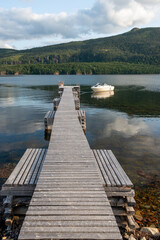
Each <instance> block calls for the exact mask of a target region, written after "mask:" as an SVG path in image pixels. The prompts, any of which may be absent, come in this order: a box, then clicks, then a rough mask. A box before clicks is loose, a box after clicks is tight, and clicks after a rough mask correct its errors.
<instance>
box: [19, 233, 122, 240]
mask: <svg viewBox="0 0 160 240" xmlns="http://www.w3.org/2000/svg"><path fill="white" fill-rule="evenodd" d="M18 239H19V240H24V239H25V240H33V239H39V240H43V239H46V240H48V239H54V240H59V239H65V240H67V239H74V240H75V239H82V240H84V239H85V240H87V239H88V240H97V239H103V240H104V239H105V240H111V239H113V240H119V239H122V237H121V235H120V233H103V232H98V233H83V232H82V233H31V232H29V233H28V232H23V233H21V232H20V236H19V238H18Z"/></svg>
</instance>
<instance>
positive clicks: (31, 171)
mask: <svg viewBox="0 0 160 240" xmlns="http://www.w3.org/2000/svg"><path fill="white" fill-rule="evenodd" d="M41 153H42V149H41V148H40V149H38V151H37V156H36V158H35V159H34V161H33V164H32V166H31V168H30V170H29V172H28V175H27V178H26V179H25V182H24V184H29V182H30V180H31V178H32V175H33V172H34V169H35V167H36V164H37V162H38V160H39V158H40V156H41Z"/></svg>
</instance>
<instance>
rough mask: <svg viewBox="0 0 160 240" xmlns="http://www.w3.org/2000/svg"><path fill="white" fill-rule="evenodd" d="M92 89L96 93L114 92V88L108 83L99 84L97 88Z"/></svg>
mask: <svg viewBox="0 0 160 240" xmlns="http://www.w3.org/2000/svg"><path fill="white" fill-rule="evenodd" d="M91 89H92V90H93V91H94V92H106V91H113V90H114V86H112V85H108V84H106V83H104V84H103V85H101V84H100V83H97V84H96V85H95V86H93V87H91Z"/></svg>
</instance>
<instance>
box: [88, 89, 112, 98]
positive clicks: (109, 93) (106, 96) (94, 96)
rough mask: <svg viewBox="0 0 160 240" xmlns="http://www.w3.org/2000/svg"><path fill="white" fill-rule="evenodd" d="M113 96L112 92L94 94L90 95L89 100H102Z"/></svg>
mask: <svg viewBox="0 0 160 240" xmlns="http://www.w3.org/2000/svg"><path fill="white" fill-rule="evenodd" d="M113 95H114V91H107V92H95V93H93V94H92V95H91V98H97V99H104V98H109V97H111V96H113Z"/></svg>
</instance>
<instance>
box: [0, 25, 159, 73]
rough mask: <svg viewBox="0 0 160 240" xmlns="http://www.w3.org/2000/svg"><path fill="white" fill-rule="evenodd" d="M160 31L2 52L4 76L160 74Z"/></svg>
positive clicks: (1, 50) (150, 29)
mask: <svg viewBox="0 0 160 240" xmlns="http://www.w3.org/2000/svg"><path fill="white" fill-rule="evenodd" d="M159 39H160V28H144V29H138V28H134V29H132V30H131V31H130V32H127V33H124V34H121V35H117V36H113V37H106V38H100V39H93V40H87V41H82V42H70V43H65V44H59V45H52V46H47V47H40V48H33V49H29V50H21V51H18V50H11V49H0V71H1V74H5V73H6V74H15V73H17V74H101V73H102V74H106V73H160V66H159V63H160V40H159Z"/></svg>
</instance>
